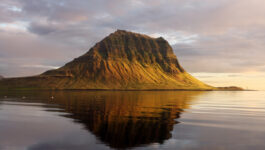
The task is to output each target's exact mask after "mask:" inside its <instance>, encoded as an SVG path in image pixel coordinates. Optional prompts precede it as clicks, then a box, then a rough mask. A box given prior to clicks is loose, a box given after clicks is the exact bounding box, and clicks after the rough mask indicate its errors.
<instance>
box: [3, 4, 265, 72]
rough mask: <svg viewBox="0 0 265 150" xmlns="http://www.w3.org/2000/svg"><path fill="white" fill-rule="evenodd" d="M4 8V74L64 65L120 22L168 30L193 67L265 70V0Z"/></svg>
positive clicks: (139, 29) (132, 27)
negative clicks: (264, 59)
mask: <svg viewBox="0 0 265 150" xmlns="http://www.w3.org/2000/svg"><path fill="white" fill-rule="evenodd" d="M0 8H1V9H0V63H1V64H0V74H2V75H4V76H21V75H31V74H38V73H41V72H42V71H44V70H46V68H45V67H42V68H36V67H30V66H47V68H48V67H49V66H61V65H63V64H64V63H66V62H68V61H70V60H72V59H73V58H74V57H77V56H79V55H81V54H83V53H85V52H86V51H88V50H89V48H90V47H91V46H93V45H94V44H95V43H96V42H98V41H99V40H100V39H102V38H103V37H104V36H106V35H108V34H109V33H111V32H113V31H115V30H116V29H118V28H119V29H126V30H132V31H135V32H142V33H145V34H150V35H166V36H167V37H166V38H168V39H170V40H173V41H174V45H173V48H174V50H175V52H176V54H177V56H178V58H179V59H180V62H181V64H182V65H183V66H184V67H185V68H186V69H187V70H188V71H190V72H242V71H264V70H265V66H264V65H265V63H264V62H263V56H264V54H265V51H264V49H265V31H264V30H265V19H264V15H265V9H264V8H265V2H264V1H263V0H252V1H249V0H201V1H198V0H185V1H184V0H74V1H73V0H56V1H55V0H38V1H36V0H2V1H1V4H0ZM192 35H196V38H194V37H193V39H191V40H190V41H189V38H190V37H192ZM174 39H175V40H174ZM180 39H185V40H180ZM23 66H24V67H23ZM25 66H28V67H25ZM51 68H52V67H51Z"/></svg>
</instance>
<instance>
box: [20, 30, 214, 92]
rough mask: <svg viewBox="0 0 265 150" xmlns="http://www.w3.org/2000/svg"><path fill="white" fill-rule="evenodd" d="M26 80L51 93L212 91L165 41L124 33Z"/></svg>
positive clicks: (121, 31)
mask: <svg viewBox="0 0 265 150" xmlns="http://www.w3.org/2000/svg"><path fill="white" fill-rule="evenodd" d="M24 79H25V78H24ZM24 79H19V80H18V79H16V85H17V84H19V85H21V86H23V84H24V82H23V81H21V80H24ZM26 80H27V83H26V84H27V85H30V87H36V86H37V87H40V88H48V89H50V88H52V89H125V90H127V89H135V90H138V89H141V90H142V89H147V90H148V89H212V87H210V86H208V85H205V84H204V83H202V82H200V81H198V80H197V79H195V78H193V77H192V76H191V75H189V74H188V73H187V72H185V70H184V69H183V68H182V67H181V66H180V64H179V62H178V60H177V58H176V56H175V54H174V53H173V50H172V48H171V46H170V45H169V44H168V42H167V41H166V40H165V39H163V38H162V37H160V38H152V37H149V36H147V35H142V34H138V33H133V32H128V31H124V30H117V31H116V32H114V33H111V34H110V35H109V36H107V37H106V38H104V39H103V40H102V41H100V42H98V43H96V44H95V46H94V47H92V48H91V49H90V50H89V51H88V52H87V53H85V54H84V55H82V56H80V57H78V58H76V59H74V60H73V61H71V62H69V63H67V64H66V65H64V66H63V67H61V68H59V69H55V70H49V71H47V72H45V73H43V74H41V75H39V76H35V77H29V78H27V79H26Z"/></svg>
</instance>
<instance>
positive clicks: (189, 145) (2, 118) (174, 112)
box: [0, 91, 265, 150]
mask: <svg viewBox="0 0 265 150" xmlns="http://www.w3.org/2000/svg"><path fill="white" fill-rule="evenodd" d="M51 96H53V97H54V99H51V98H50V97H51ZM264 141H265V92H261V91H245V92H176V91H145V92H144V91H141V92H140V91H131V92H125V91H123V92H113V91H109V92H107V91H104V92H103V91H97V92H87V91H64V92H62V91H57V92H54V91H53V92H51V91H46V92H44V91H42V92H37V91H27V92H25V91H24V92H21V91H20V92H14V91H13V92H0V150H59V149H60V150H70V149H71V150H87V149H91V150H104V149H178V150H195V149H196V150H198V149H199V150H200V149H201V150H208V149H209V150H213V149H214V150H237V149H238V150H239V149H240V150H253V149H255V150H259V149H260V150H264V149H265V142H264Z"/></svg>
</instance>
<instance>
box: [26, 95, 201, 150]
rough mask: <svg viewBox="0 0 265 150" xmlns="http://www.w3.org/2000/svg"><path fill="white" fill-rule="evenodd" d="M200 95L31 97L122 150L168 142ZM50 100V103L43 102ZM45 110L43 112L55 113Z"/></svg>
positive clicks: (111, 145)
mask: <svg viewBox="0 0 265 150" xmlns="http://www.w3.org/2000/svg"><path fill="white" fill-rule="evenodd" d="M200 93H201V92H176V91H161V92H158V91H155V92H152V91H145V92H143V91H142V92H141V91H138V92H137V91H131V92H125V91H124V92H110V91H109V92H108V91H104V92H103V91H97V92H77V91H74V92H42V93H38V94H36V95H35V96H36V97H38V99H40V100H42V102H44V103H52V104H56V105H55V107H58V105H57V104H59V106H60V107H61V108H62V110H63V111H65V112H67V115H65V116H64V117H69V118H72V119H74V121H76V122H79V123H81V124H83V125H84V127H85V128H86V129H87V130H88V131H90V132H91V133H93V134H94V135H95V136H96V137H97V138H98V139H99V140H100V141H101V142H103V143H105V144H106V145H109V146H110V147H112V148H117V149H124V148H131V147H137V146H141V145H147V144H152V143H163V142H164V141H165V140H167V139H169V138H171V131H172V130H173V126H174V124H176V123H178V122H177V119H178V118H180V115H181V113H182V112H183V110H184V109H186V108H188V107H189V104H190V102H191V100H192V99H193V98H194V97H195V96H197V95H198V94H200ZM23 94H24V95H25V93H23ZM50 96H54V99H53V100H49V101H47V99H49V97H50ZM34 99H36V98H34ZM45 99H46V100H45ZM47 106H48V108H47V111H58V109H51V108H50V107H51V105H47Z"/></svg>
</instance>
